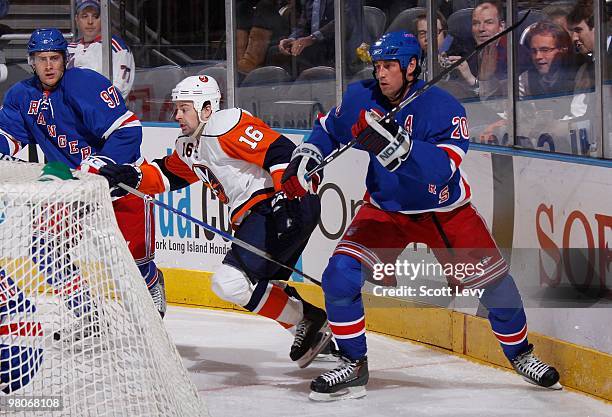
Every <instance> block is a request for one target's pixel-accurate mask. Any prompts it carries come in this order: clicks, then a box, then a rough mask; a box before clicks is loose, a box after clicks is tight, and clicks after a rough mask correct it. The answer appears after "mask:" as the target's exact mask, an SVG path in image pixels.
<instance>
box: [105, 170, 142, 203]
mask: <svg viewBox="0 0 612 417" xmlns="http://www.w3.org/2000/svg"><path fill="white" fill-rule="evenodd" d="M98 173H99V174H100V175H102V176H103V177H104V178H106V180H107V181H108V185H109V187H110V189H111V197H123V196H124V195H126V194H127V193H128V192H127V191H125V190H124V189H123V188H120V187H119V186H118V185H117V184H119V183H120V182H121V183H123V184H125V185H128V186H130V187H132V188H136V189H137V188H138V186H139V185H140V182H141V181H142V171H141V170H140V168H138V167H136V166H134V165H127V164H126V165H121V164H106V165H104V166H103V167H101V168H100V170H99V171H98Z"/></svg>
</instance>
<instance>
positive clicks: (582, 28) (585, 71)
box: [567, 0, 595, 91]
mask: <svg viewBox="0 0 612 417" xmlns="http://www.w3.org/2000/svg"><path fill="white" fill-rule="evenodd" d="M567 24H568V27H569V29H570V32H571V33H572V41H573V42H574V45H575V46H576V50H577V51H578V52H579V53H580V54H582V55H583V56H585V58H586V62H585V63H584V64H582V65H581V66H580V68H579V69H578V73H577V74H576V90H578V91H584V90H588V89H592V88H593V87H594V86H595V62H594V60H593V48H594V46H595V28H594V18H593V2H592V0H579V1H578V2H577V3H576V5H575V6H574V8H573V9H572V11H571V12H570V13H569V15H567Z"/></svg>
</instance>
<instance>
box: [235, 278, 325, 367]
mask: <svg viewBox="0 0 612 417" xmlns="http://www.w3.org/2000/svg"><path fill="white" fill-rule="evenodd" d="M244 308H246V309H247V310H249V311H252V312H253V313H256V314H259V315H260V316H264V317H268V318H271V319H273V320H275V321H277V322H278V323H279V324H280V325H281V326H283V327H284V328H286V329H287V330H289V331H290V332H292V333H294V335H295V338H294V341H293V344H292V346H291V351H290V354H289V356H290V357H291V360H293V361H296V362H297V364H298V366H299V367H300V368H304V367H306V366H308V365H309V364H310V363H311V362H312V361H313V360H314V358H315V357H316V356H317V354H318V353H319V352H320V351H321V350H323V349H324V348H325V346H326V345H327V344H328V343H329V340H330V339H331V332H330V331H329V328H328V327H327V316H326V314H325V312H324V311H323V310H322V309H320V308H318V307H315V306H313V305H312V304H310V303H308V302H306V301H304V300H303V299H302V298H301V297H300V296H299V294H298V293H297V291H295V289H294V288H292V287H290V286H288V285H286V284H284V283H281V282H279V283H272V282H270V281H260V282H259V283H257V285H256V286H255V288H254V290H253V294H252V296H251V299H250V300H249V302H248V303H247V304H246V305H245V306H244Z"/></svg>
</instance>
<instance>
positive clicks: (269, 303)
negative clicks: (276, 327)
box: [243, 281, 304, 329]
mask: <svg viewBox="0 0 612 417" xmlns="http://www.w3.org/2000/svg"><path fill="white" fill-rule="evenodd" d="M243 307H244V308H245V309H247V310H249V311H252V312H253V313H256V314H259V315H260V316H264V317H268V318H270V319H272V320H275V321H277V322H278V323H279V324H280V325H281V326H283V327H284V328H285V329H289V328H291V327H293V326H296V325H297V324H298V323H299V322H300V320H301V319H302V317H303V314H304V312H303V307H302V301H301V300H298V299H296V298H293V297H289V295H288V294H287V293H286V292H285V291H284V289H283V288H281V287H280V286H278V285H274V284H273V283H272V282H271V281H259V282H258V283H257V285H256V286H255V288H254V290H253V294H252V295H251V299H250V300H249V302H248V303H247V304H246V305H244V306H243Z"/></svg>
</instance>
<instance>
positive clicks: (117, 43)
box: [67, 0, 136, 100]
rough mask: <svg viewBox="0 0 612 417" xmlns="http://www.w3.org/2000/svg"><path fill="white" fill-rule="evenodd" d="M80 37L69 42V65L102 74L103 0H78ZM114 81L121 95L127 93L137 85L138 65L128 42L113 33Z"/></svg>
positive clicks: (77, 15)
mask: <svg viewBox="0 0 612 417" xmlns="http://www.w3.org/2000/svg"><path fill="white" fill-rule="evenodd" d="M74 20H75V22H76V25H77V28H78V30H79V36H80V38H79V39H78V41H77V42H76V43H70V44H68V63H67V68H72V67H78V68H89V69H92V70H94V71H96V72H98V73H100V74H101V73H102V64H103V62H102V35H101V33H102V23H101V21H100V0H77V1H76V15H75V18H74ZM111 44H112V50H113V84H114V86H115V87H117V88H118V89H119V91H120V92H121V95H122V96H123V98H124V99H126V100H127V96H128V94H129V93H130V90H131V89H132V85H133V84H134V75H135V74H136V65H135V63H134V56H133V55H132V52H131V51H130V49H129V48H128V46H127V45H126V43H125V41H124V40H123V39H121V38H119V37H118V36H115V35H113V38H112V41H111Z"/></svg>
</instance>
